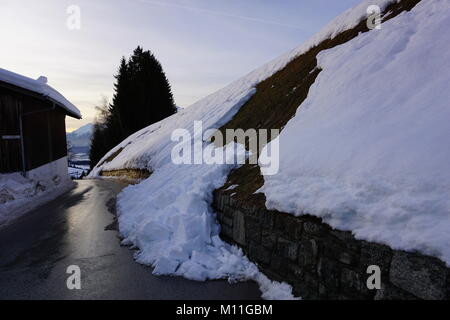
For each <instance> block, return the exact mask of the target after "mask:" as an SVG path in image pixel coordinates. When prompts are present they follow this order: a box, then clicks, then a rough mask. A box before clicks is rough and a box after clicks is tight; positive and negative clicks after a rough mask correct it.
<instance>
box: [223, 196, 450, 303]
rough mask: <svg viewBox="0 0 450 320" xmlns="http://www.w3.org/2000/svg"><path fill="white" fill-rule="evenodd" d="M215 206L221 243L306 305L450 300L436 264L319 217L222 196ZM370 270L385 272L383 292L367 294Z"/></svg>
mask: <svg viewBox="0 0 450 320" xmlns="http://www.w3.org/2000/svg"><path fill="white" fill-rule="evenodd" d="M214 206H215V208H216V210H217V212H218V215H217V219H218V221H219V223H220V225H221V237H222V238H223V239H224V240H226V241H228V242H230V243H235V244H237V245H238V246H240V247H241V248H243V250H244V251H245V252H246V254H247V256H248V257H249V258H250V259H251V260H252V261H254V262H256V263H257V264H258V266H259V267H260V269H261V270H262V271H263V272H264V273H265V274H266V275H267V276H269V278H271V279H273V280H277V281H285V282H288V283H289V284H291V285H292V286H293V288H294V294H295V295H297V296H301V297H303V298H304V299H449V298H450V269H448V268H447V267H446V266H445V264H444V263H443V262H442V261H440V260H439V259H437V258H433V257H429V256H424V255H421V254H418V253H409V252H404V251H398V250H392V249H391V248H389V247H387V246H385V245H380V244H376V243H371V242H367V241H361V240H356V239H355V238H354V237H353V236H352V234H351V233H350V232H343V231H338V230H333V229H332V228H331V227H330V226H328V225H327V224H325V223H323V222H321V220H320V219H318V218H316V217H312V216H301V217H294V216H292V215H289V214H285V213H281V212H277V211H270V210H266V209H261V208H257V207H255V206H249V205H246V203H245V202H239V201H237V200H235V199H234V198H233V197H232V196H231V195H230V193H227V192H223V191H221V190H216V191H215V192H214ZM370 265H377V266H379V267H380V269H381V289H380V290H376V289H373V290H369V289H368V288H367V285H366V282H367V279H368V277H369V276H370V275H371V274H368V273H367V267H368V266H370Z"/></svg>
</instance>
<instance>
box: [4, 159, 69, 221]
mask: <svg viewBox="0 0 450 320" xmlns="http://www.w3.org/2000/svg"><path fill="white" fill-rule="evenodd" d="M73 186H74V183H73V182H72V180H70V178H69V176H68V174H67V158H65V157H64V158H61V159H59V160H56V161H54V162H52V163H49V164H47V165H44V166H42V167H39V168H36V169H33V170H31V171H30V172H28V177H23V176H22V175H21V174H20V173H18V172H15V173H8V174H0V226H4V225H6V224H7V223H9V222H11V221H12V220H14V219H16V218H18V217H20V216H21V215H23V214H25V213H27V212H28V211H30V210H33V209H34V208H36V207H38V206H39V205H42V204H44V203H45V202H48V201H51V200H52V199H54V198H56V197H58V196H59V195H61V194H63V193H64V192H67V191H68V190H70V189H71V188H72V187H73Z"/></svg>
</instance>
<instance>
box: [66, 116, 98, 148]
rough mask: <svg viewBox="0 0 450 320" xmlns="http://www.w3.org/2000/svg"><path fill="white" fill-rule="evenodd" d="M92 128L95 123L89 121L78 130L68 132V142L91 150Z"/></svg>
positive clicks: (73, 145)
mask: <svg viewBox="0 0 450 320" xmlns="http://www.w3.org/2000/svg"><path fill="white" fill-rule="evenodd" d="M92 129H93V125H92V124H91V123H88V124H86V125H84V126H82V127H80V128H78V129H77V130H74V131H72V132H70V133H68V134H67V142H68V143H69V144H70V146H72V147H75V148H78V149H83V150H88V151H89V148H90V145H91V137H92ZM88 153H89V152H88Z"/></svg>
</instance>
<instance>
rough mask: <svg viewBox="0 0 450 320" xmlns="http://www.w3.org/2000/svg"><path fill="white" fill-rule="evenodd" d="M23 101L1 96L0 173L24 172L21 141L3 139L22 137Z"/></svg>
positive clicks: (6, 95)
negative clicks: (21, 117) (21, 114)
mask: <svg viewBox="0 0 450 320" xmlns="http://www.w3.org/2000/svg"><path fill="white" fill-rule="evenodd" d="M21 108H22V106H21V101H20V100H19V99H17V98H16V97H14V96H13V95H8V94H0V172H1V173H7V172H16V171H21V170H22V150H21V143H20V139H7V140H6V139H3V137H4V136H8V135H10V136H17V135H20V113H21Z"/></svg>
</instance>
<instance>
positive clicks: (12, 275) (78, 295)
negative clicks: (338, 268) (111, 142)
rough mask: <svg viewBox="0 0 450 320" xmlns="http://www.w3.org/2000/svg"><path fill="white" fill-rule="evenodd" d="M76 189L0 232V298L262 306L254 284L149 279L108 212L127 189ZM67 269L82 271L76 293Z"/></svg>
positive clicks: (110, 185)
mask: <svg viewBox="0 0 450 320" xmlns="http://www.w3.org/2000/svg"><path fill="white" fill-rule="evenodd" d="M76 184H77V186H76V188H74V189H73V190H71V191H70V192H68V193H66V194H64V195H62V196H60V197H58V198H57V199H55V200H53V201H51V202H49V203H47V204H45V205H43V206H41V207H39V208H37V209H35V210H33V211H31V212H29V213H27V214H26V215H25V216H22V217H21V218H19V219H17V220H16V221H14V223H12V224H10V225H8V226H6V227H4V228H2V229H0V299H224V300H231V299H260V292H259V290H258V287H257V285H256V284H255V283H253V282H246V283H238V284H233V285H231V284H228V283H227V282H226V281H207V282H195V281H189V280H186V279H183V278H180V277H156V276H153V275H152V274H151V269H150V268H149V267H146V266H143V265H140V264H138V263H136V262H135V261H134V260H133V251H132V250H130V249H129V248H127V247H123V246H120V243H119V238H118V232H117V231H116V230H115V229H114V223H113V221H114V216H113V214H112V213H111V212H110V211H109V210H108V206H107V204H109V205H111V204H112V203H113V201H112V200H110V199H112V198H114V197H115V195H116V194H117V193H118V192H120V190H121V189H122V188H123V187H125V183H121V182H115V181H111V180H82V181H77V182H76ZM108 201H109V202H108ZM70 265H77V266H79V267H80V269H81V289H80V290H69V289H68V288H67V285H66V281H67V278H68V277H69V276H70V274H67V273H66V271H67V267H68V266H70Z"/></svg>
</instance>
